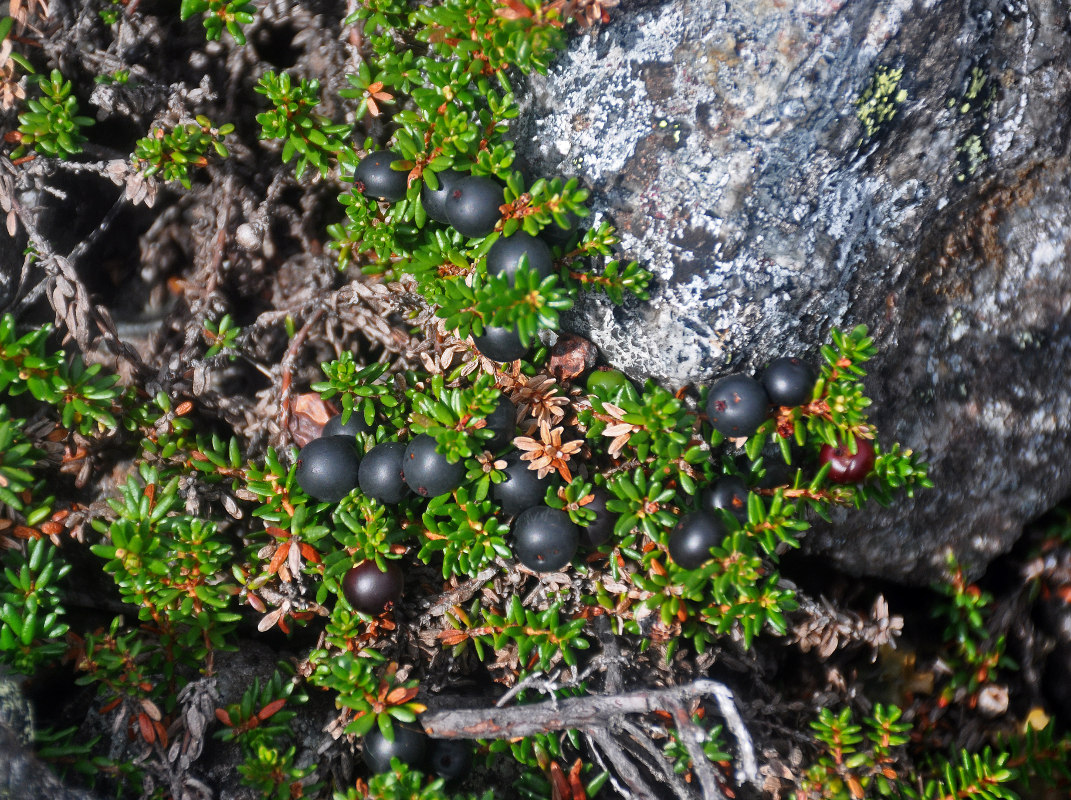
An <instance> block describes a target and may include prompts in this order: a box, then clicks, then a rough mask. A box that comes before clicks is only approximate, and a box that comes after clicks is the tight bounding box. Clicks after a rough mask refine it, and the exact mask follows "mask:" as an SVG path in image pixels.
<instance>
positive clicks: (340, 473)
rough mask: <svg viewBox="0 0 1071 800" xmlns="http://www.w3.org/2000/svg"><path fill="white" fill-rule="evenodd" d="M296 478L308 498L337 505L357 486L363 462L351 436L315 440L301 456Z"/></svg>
mask: <svg viewBox="0 0 1071 800" xmlns="http://www.w3.org/2000/svg"><path fill="white" fill-rule="evenodd" d="M297 465H298V468H297V474H296V476H295V477H296V479H297V483H298V486H300V487H301V490H302V491H303V492H305V494H307V495H308V496H309V497H312V498H314V499H316V500H320V501H321V502H324V503H337V502H338V501H339V500H341V499H342V498H343V497H345V496H346V495H348V494H349V493H350V492H351V491H353V489H355V488H356V487H357V470H358V469H360V466H361V459H360V456H358V455H357V443H356V442H355V441H354V440H353V439H351V438H350V437H348V436H327V437H320V438H319V439H313V440H312V441H311V442H309V443H308V444H307V445H305V446H304V447H302V448H301V451H300V452H299V453H298V460H297Z"/></svg>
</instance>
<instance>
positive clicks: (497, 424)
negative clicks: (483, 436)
mask: <svg viewBox="0 0 1071 800" xmlns="http://www.w3.org/2000/svg"><path fill="white" fill-rule="evenodd" d="M487 430H489V431H494V432H495V435H494V436H493V437H492V438H491V439H488V440H487V442H486V443H485V444H484V448H485V449H486V450H490V451H491V452H492V453H497V452H499V451H500V450H501V449H502V448H503V447H505V446H506V445H508V444H509V443H510V442H512V441H513V434H514V433H515V432H516V430H517V406H515V405H513V401H512V400H510V399H509V398H508V397H506V396H505V395H502V396H501V397H499V398H498V405H497V406H495V410H494V411H492V412H491V413H490V414H488V415H487Z"/></svg>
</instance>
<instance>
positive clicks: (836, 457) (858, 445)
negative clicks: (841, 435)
mask: <svg viewBox="0 0 1071 800" xmlns="http://www.w3.org/2000/svg"><path fill="white" fill-rule="evenodd" d="M875 455H876V454H875V452H874V445H873V443H872V442H871V441H870V440H869V439H860V438H859V437H858V436H856V437H855V453H852V452H851V450H849V449H848V445H846V444H840V445H837V446H836V447H830V446H829V445H828V444H825V445H822V449H821V450H820V451H819V452H818V464H819V465H820V466H824V465H826V464H829V465H830V466H829V479H830V480H831V481H833V483H861V482H862V481H863V479H864V478H866V476H867V475H869V474H870V470H872V469H873V468H874V460H875Z"/></svg>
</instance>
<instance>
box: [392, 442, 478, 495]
mask: <svg viewBox="0 0 1071 800" xmlns="http://www.w3.org/2000/svg"><path fill="white" fill-rule="evenodd" d="M402 474H403V475H404V476H405V482H406V483H407V484H409V488H410V489H412V490H413V491H414V492H416V493H417V494H419V495H420V496H421V497H438V496H439V495H441V494H446V493H447V492H452V491H454V489H456V488H457V487H458V486H460V485H461V482H462V481H463V480H464V479H465V465H464V463H463V462H462V461H460V460H459V461H458V462H457V463H455V464H451V463H450V462H449V461H447V460H446V456H444V455H443V454H442V453H438V452H436V450H435V439H434V438H432V437H431V436H428V435H427V434H426V433H422V434H420V436H417V437H416V438H415V439H413V441H411V442H410V443H409V446H408V447H407V448H405V455H404V456H403V457H402Z"/></svg>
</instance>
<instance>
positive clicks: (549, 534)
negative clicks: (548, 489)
mask: <svg viewBox="0 0 1071 800" xmlns="http://www.w3.org/2000/svg"><path fill="white" fill-rule="evenodd" d="M579 543H580V531H579V530H578V529H577V526H576V525H575V524H573V521H572V520H571V519H569V515H568V514H566V513H565V512H564V511H559V510H558V509H556V508H550V507H548V506H536V507H535V508H529V509H528V510H527V511H523V512H521V514H520V515H519V516H518V517H517V519H516V520H514V521H513V552H514V553H516V555H517V558H518V559H519V560H520V562H521V563H522V564H524V566H526V567H528V569H530V570H532V571H533V572H552V571H553V570H556V569H561V568H562V567H564V566H565V565H566V564H568V563H569V562H570V561H572V560H573V556H574V555H576V548H577V545H578V544H579Z"/></svg>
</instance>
